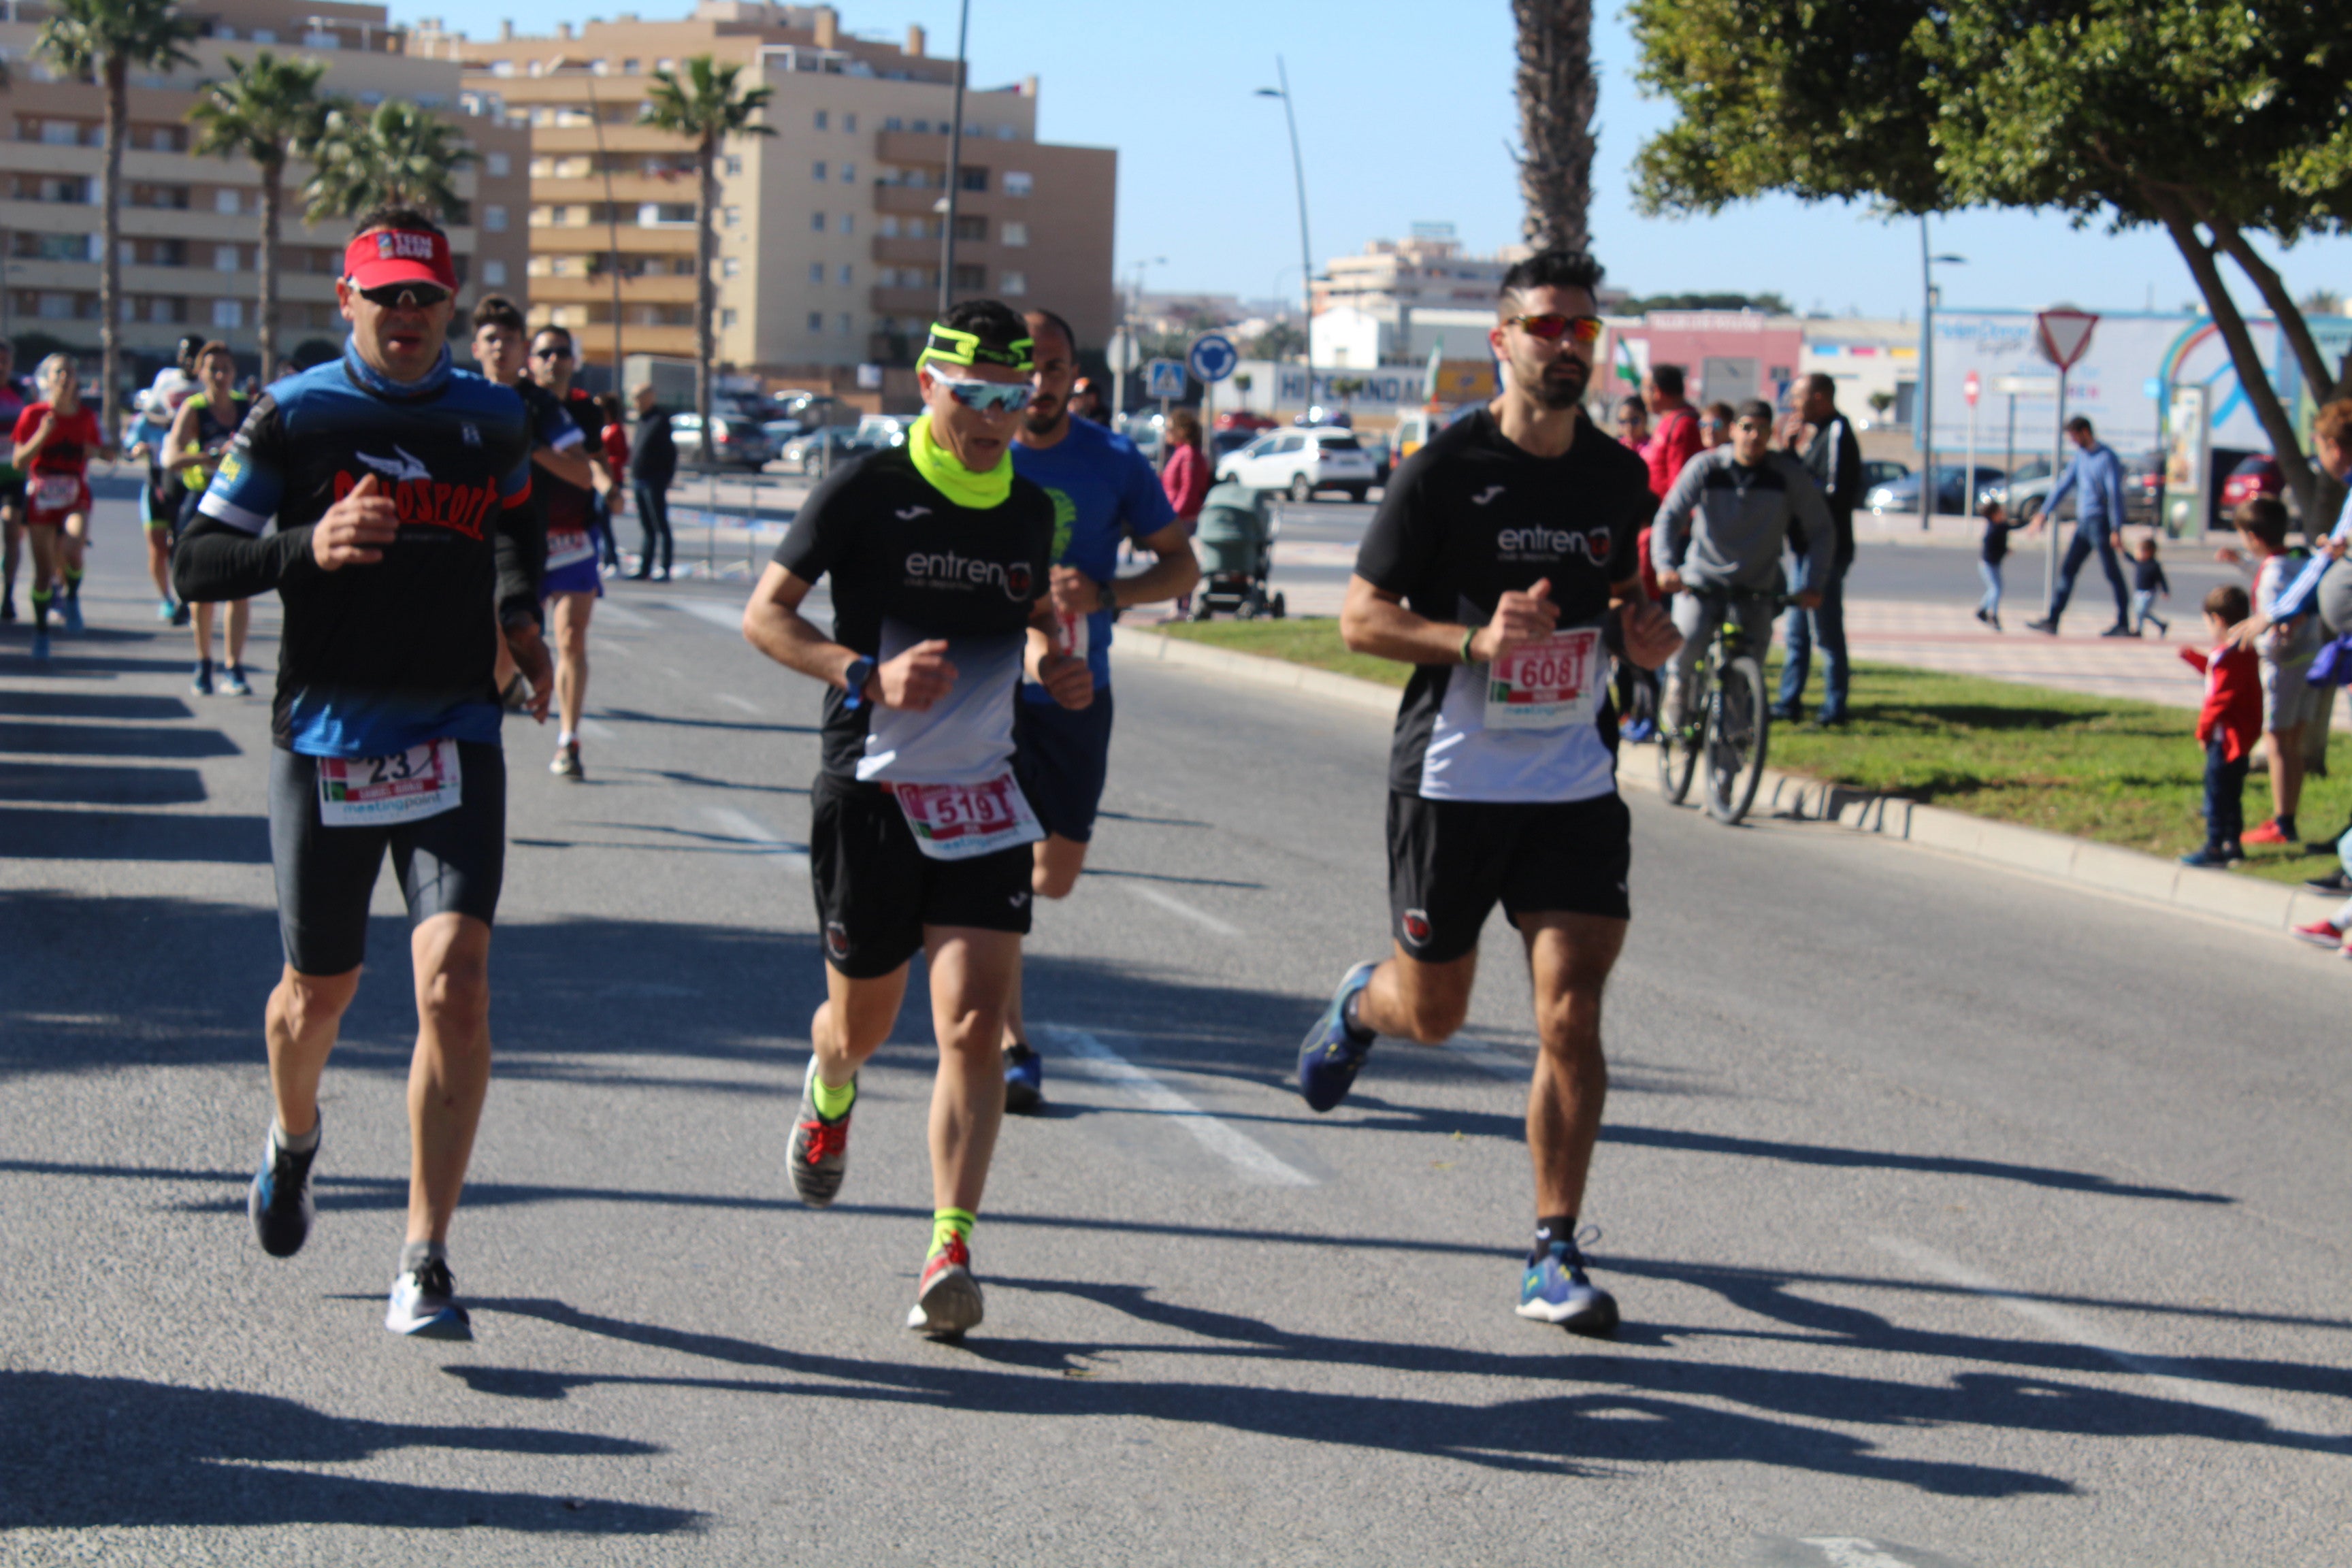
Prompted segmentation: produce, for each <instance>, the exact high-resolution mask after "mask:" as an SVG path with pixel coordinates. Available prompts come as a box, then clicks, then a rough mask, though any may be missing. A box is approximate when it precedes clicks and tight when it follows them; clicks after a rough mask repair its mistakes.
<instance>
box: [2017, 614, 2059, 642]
mask: <svg viewBox="0 0 2352 1568" xmlns="http://www.w3.org/2000/svg"><path fill="white" fill-rule="evenodd" d="M2025 629H2026V630H2027V631H2029V632H2041V633H2043V634H2044V635H2046V636H2049V637H2056V636H2057V635H2058V617H2057V616H2042V619H2040V620H2038V621H2028V622H2026V623H2025Z"/></svg>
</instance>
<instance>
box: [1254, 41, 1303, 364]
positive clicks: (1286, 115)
mask: <svg viewBox="0 0 2352 1568" xmlns="http://www.w3.org/2000/svg"><path fill="white" fill-rule="evenodd" d="M1274 74H1275V79H1276V80H1277V81H1279V82H1281V83H1282V85H1281V86H1280V87H1262V88H1259V89H1257V96H1258V97H1260V98H1278V99H1280V100H1282V118H1283V121H1284V123H1286V124H1287V125H1288V126H1289V127H1290V173H1291V176H1292V178H1293V179H1295V180H1296V181H1297V184H1298V268H1299V271H1300V273H1301V274H1302V276H1301V277H1300V278H1299V280H1298V283H1299V291H1300V293H1301V294H1302V295H1303V296H1304V298H1305V302H1306V306H1307V314H1306V315H1305V316H1303V317H1301V318H1300V320H1299V326H1300V328H1301V329H1302V330H1303V331H1304V333H1305V335H1306V338H1307V347H1306V348H1305V349H1303V350H1301V351H1300V353H1299V355H1298V358H1299V361H1300V363H1304V364H1305V365H1307V367H1308V376H1309V379H1310V380H1311V379H1312V377H1313V374H1314V371H1313V367H1314V364H1315V251H1314V249H1313V247H1310V246H1309V245H1308V244H1307V164H1306V163H1305V161H1304V160H1302V159H1301V158H1300V157H1299V155H1298V116H1297V114H1295V113H1294V112H1292V110H1291V106H1290V72H1289V71H1288V70H1287V69H1286V68H1284V66H1283V63H1282V57H1281V56H1280V55H1276V56H1275V57H1274Z"/></svg>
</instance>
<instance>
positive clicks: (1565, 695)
mask: <svg viewBox="0 0 2352 1568" xmlns="http://www.w3.org/2000/svg"><path fill="white" fill-rule="evenodd" d="M1608 684H1609V653H1608V650H1607V649H1605V648H1603V647H1601V628H1600V627H1598V626H1579V627H1576V628H1574V629H1573V630H1570V631H1562V632H1554V633H1553V634H1552V635H1551V636H1550V637H1546V638H1544V639H1543V640H1542V641H1541V642H1538V643H1530V644H1529V645H1528V646H1527V647H1521V648H1515V649H1513V650H1512V651H1511V652H1509V653H1507V654H1505V655H1504V656H1503V657H1502V658H1498V659H1496V660H1495V662H1494V663H1493V664H1492V665H1491V666H1490V667H1488V669H1487V673H1486V728H1488V729H1489V730H1559V729H1565V728H1566V727H1567V726H1569V725H1570V724H1590V723H1591V722H1592V721H1594V720H1596V719H1598V718H1599V717H1600V716H1601V691H1602V690H1603V689H1605V688H1606V687H1607V686H1608Z"/></svg>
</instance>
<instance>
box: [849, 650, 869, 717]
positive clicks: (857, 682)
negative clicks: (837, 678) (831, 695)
mask: <svg viewBox="0 0 2352 1568" xmlns="http://www.w3.org/2000/svg"><path fill="white" fill-rule="evenodd" d="M874 669H875V664H874V661H873V660H872V659H871V658H867V657H866V655H864V654H862V653H861V654H859V655H858V656H857V657H856V658H853V659H851V660H850V661H849V668H847V669H845V670H843V671H842V672H841V684H842V686H843V688H844V690H843V693H842V698H841V705H842V706H843V707H844V708H846V709H848V710H850V711H851V712H853V713H854V712H856V710H858V709H860V708H863V707H865V706H866V682H867V681H869V680H871V679H874Z"/></svg>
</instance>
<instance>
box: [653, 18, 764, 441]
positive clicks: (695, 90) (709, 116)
mask: <svg viewBox="0 0 2352 1568" xmlns="http://www.w3.org/2000/svg"><path fill="white" fill-rule="evenodd" d="M742 74H743V68H742V67H741V66H740V65H724V66H722V65H720V64H719V62H718V61H717V60H716V59H714V58H711V57H710V56H709V55H696V56H695V57H694V58H691V59H689V60H687V61H686V62H685V64H684V68H683V69H682V70H657V71H656V72H654V77H653V81H652V82H651V83H650V84H649V85H648V87H647V89H646V112H645V123H646V124H647V125H650V126H652V127H653V128H654V129H655V130H656V131H668V132H675V133H677V135H680V136H683V137H685V138H686V139H687V140H688V141H689V142H693V143H694V161H695V169H696V173H697V175H698V178H697V179H696V181H695V185H694V412H695V416H696V418H697V419H698V421H699V423H700V426H701V440H702V464H703V466H704V467H705V468H709V466H710V465H711V464H712V462H713V461H714V460H715V459H714V458H713V455H712V450H711V440H710V366H711V362H712V360H714V359H715V358H716V357H717V356H718V349H717V346H716V344H715V343H714V342H713V341H712V331H711V329H712V326H713V324H714V318H715V317H716V316H717V315H718V302H719V284H718V280H717V279H715V278H713V277H712V276H711V274H712V272H713V270H714V266H713V264H714V261H715V259H716V257H717V252H718V248H719V236H718V233H717V231H716V230H714V229H713V228H712V227H711V221H712V219H713V218H714V217H715V216H717V215H718V211H719V152H720V150H721V149H722V148H724V147H725V146H726V144H727V141H728V139H729V138H730V137H734V136H772V135H774V134H775V132H773V131H772V130H770V129H769V128H768V127H767V126H765V125H762V124H760V123H758V121H757V116H758V115H759V114H760V113H761V110H765V109H766V108H767V106H768V98H769V89H766V88H764V87H751V88H747V87H744V86H742V85H741V83H740V78H741V77H742Z"/></svg>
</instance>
